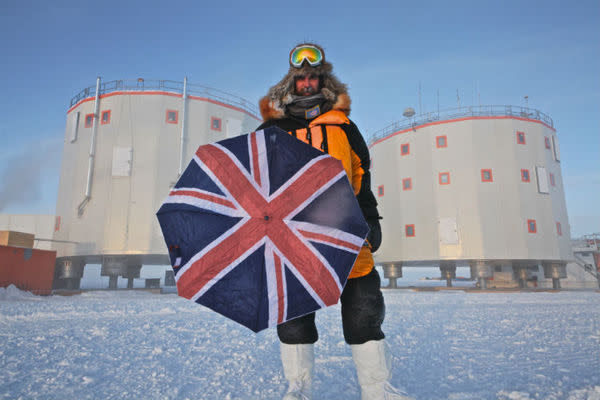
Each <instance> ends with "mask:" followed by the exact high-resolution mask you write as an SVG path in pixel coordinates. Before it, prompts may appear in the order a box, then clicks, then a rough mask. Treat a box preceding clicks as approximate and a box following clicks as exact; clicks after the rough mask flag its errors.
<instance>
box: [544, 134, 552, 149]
mask: <svg viewBox="0 0 600 400" xmlns="http://www.w3.org/2000/svg"><path fill="white" fill-rule="evenodd" d="M544 146H545V147H546V148H547V149H548V150H550V149H551V148H552V146H551V145H550V138H549V137H548V136H544Z"/></svg>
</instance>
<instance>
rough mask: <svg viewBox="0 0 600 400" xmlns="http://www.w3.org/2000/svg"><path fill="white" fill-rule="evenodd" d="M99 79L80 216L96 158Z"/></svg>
mask: <svg viewBox="0 0 600 400" xmlns="http://www.w3.org/2000/svg"><path fill="white" fill-rule="evenodd" d="M100 80H101V79H100V77H98V78H97V79H96V99H95V102H94V117H93V122H92V138H91V140H90V153H89V159H88V173H87V183H86V185H85V195H84V198H83V201H82V202H81V203H80V204H79V206H78V207H77V214H78V215H79V216H81V215H82V214H83V210H84V209H85V206H86V204H87V203H88V201H89V200H90V197H91V196H92V179H93V175H94V158H95V156H96V133H97V132H98V120H99V119H100Z"/></svg>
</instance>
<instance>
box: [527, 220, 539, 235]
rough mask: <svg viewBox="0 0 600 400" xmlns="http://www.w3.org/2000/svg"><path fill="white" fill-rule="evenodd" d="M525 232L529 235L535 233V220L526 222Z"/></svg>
mask: <svg viewBox="0 0 600 400" xmlns="http://www.w3.org/2000/svg"><path fill="white" fill-rule="evenodd" d="M527 231H528V232H529V233H537V225H536V223H535V219H528V220H527Z"/></svg>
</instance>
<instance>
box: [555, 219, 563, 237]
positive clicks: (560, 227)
mask: <svg viewBox="0 0 600 400" xmlns="http://www.w3.org/2000/svg"><path fill="white" fill-rule="evenodd" d="M556 233H557V234H558V236H562V226H561V225H560V222H557V223H556Z"/></svg>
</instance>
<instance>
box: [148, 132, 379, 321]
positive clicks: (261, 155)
mask: <svg viewBox="0 0 600 400" xmlns="http://www.w3.org/2000/svg"><path fill="white" fill-rule="evenodd" d="M157 217H158V220H159V223H160V226H161V229H162V232H163V235H164V238H165V242H166V244H167V247H168V248H169V254H170V257H171V265H172V266H173V271H174V272H175V280H176V281H177V290H178V293H179V295H180V296H182V297H185V298H187V299H191V300H193V301H195V302H197V303H200V304H202V305H204V306H206V307H209V308H211V309H212V310H214V311H216V312H218V313H220V314H222V315H224V316H226V317H228V318H231V319H233V320H234V321H236V322H238V323H240V324H242V325H244V326H246V327H248V328H250V329H252V330H253V331H255V332H258V331H260V330H262V329H265V328H267V327H271V326H275V325H277V324H280V323H282V322H285V321H287V320H290V319H293V318H296V317H299V316H302V315H305V314H308V313H310V312H313V311H315V310H318V309H320V308H323V307H326V306H330V305H333V304H336V303H337V302H338V299H339V297H340V294H341V291H342V289H343V287H344V285H345V284H346V280H347V277H348V274H349V273H350V270H351V269H352V265H353V264H354V261H355V260H356V257H357V255H358V252H359V251H360V249H361V247H362V246H363V243H364V239H365V237H366V236H367V233H368V231H369V228H368V225H367V223H366V222H365V220H364V218H363V215H362V212H361V210H360V208H359V206H358V203H357V201H356V198H355V196H354V192H353V190H352V188H351V186H350V183H349V181H348V178H347V176H346V173H345V172H344V168H343V167H342V163H341V162H340V161H339V160H336V159H335V158H333V157H331V156H329V155H327V154H324V153H322V152H320V151H319V150H317V149H315V148H313V147H312V146H309V145H307V144H305V143H303V142H301V141H299V140H297V139H295V138H294V137H292V136H291V135H289V134H287V133H286V132H284V131H282V130H281V129H279V128H275V127H273V128H267V129H265V130H261V131H257V132H252V133H249V134H246V135H240V136H237V137H234V138H231V139H226V140H222V141H220V142H216V143H213V144H208V145H204V146H200V147H199V148H198V150H197V151H196V154H195V156H194V158H193V160H192V161H191V162H190V164H189V165H188V167H187V169H186V170H185V172H184V173H183V175H182V176H181V178H180V179H179V181H178V182H177V184H176V185H175V187H174V188H173V189H172V190H171V192H170V193H169V195H168V197H167V198H166V200H165V201H164V203H163V204H162V206H161V207H160V209H159V210H158V213H157Z"/></svg>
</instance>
